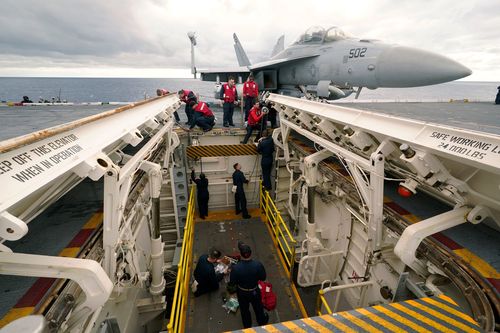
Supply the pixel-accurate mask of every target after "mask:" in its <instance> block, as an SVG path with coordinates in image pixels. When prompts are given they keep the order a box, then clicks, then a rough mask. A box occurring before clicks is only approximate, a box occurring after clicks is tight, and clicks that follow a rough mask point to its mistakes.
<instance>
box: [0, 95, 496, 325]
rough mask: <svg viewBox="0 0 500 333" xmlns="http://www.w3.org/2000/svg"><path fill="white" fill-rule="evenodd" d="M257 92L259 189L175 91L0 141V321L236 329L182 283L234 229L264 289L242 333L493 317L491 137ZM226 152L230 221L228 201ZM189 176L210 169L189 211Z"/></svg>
mask: <svg viewBox="0 0 500 333" xmlns="http://www.w3.org/2000/svg"><path fill="white" fill-rule="evenodd" d="M264 99H265V103H266V104H267V107H269V108H274V109H275V110H276V111H277V112H278V115H279V127H277V128H275V129H272V130H270V133H271V135H272V138H273V141H274V144H275V154H274V164H273V172H272V190H270V191H268V190H265V189H264V188H263V187H262V185H261V179H260V176H261V174H262V173H261V167H260V163H259V159H260V156H259V154H258V152H257V150H256V148H255V145H254V144H251V143H249V144H240V141H241V139H242V137H243V136H244V135H245V131H244V129H243V128H242V127H235V128H214V129H212V130H211V131H208V132H203V131H198V130H192V131H187V130H186V129H184V128H182V127H181V126H178V125H177V124H176V123H175V121H174V119H173V112H174V111H176V110H177V109H178V108H179V107H180V105H181V102H180V101H179V98H178V96H177V95H176V94H168V95H166V96H162V97H157V98H153V99H149V100H145V101H142V102H138V103H133V104H130V105H126V106H122V107H118V108H114V107H113V106H111V107H110V106H106V107H102V108H101V107H95V108H94V109H93V110H92V112H93V113H94V114H93V115H91V116H88V117H86V118H79V119H73V120H72V121H70V122H68V121H62V122H61V123H60V124H55V126H53V127H50V128H38V129H36V131H35V132H31V131H30V130H27V132H26V134H24V135H22V136H17V137H14V135H13V136H11V137H10V138H3V139H5V140H4V141H2V142H0V184H1V185H2V191H1V192H0V238H1V243H0V273H1V274H2V275H1V276H0V285H1V286H2V290H1V293H2V294H1V295H2V296H1V302H0V305H1V311H2V313H1V318H2V319H1V321H0V327H2V332H99V333H103V332H122V333H125V332H127V333H137V332H219V331H231V330H241V329H242V327H243V326H242V323H241V319H240V315H239V313H236V314H234V313H232V312H231V311H230V310H229V311H228V310H227V308H223V307H222V305H223V300H222V297H221V293H223V292H224V291H226V284H227V281H226V280H223V281H221V286H220V289H219V291H217V292H213V293H211V294H208V295H202V296H200V297H196V298H195V297H194V296H193V294H192V292H191V288H190V284H191V282H192V274H193V269H194V267H195V265H196V263H197V260H198V257H199V256H200V255H202V254H205V253H207V250H208V249H209V248H210V247H211V246H216V247H217V248H218V249H219V250H221V251H222V253H223V254H224V255H226V256H227V258H228V260H229V259H231V260H229V262H231V261H234V260H237V256H235V255H234V254H235V253H236V254H237V253H238V241H243V242H244V243H245V244H248V245H249V246H250V247H251V248H252V250H253V256H254V257H255V258H257V259H258V260H260V261H261V262H262V263H263V264H264V266H265V268H266V270H267V280H268V281H269V282H271V283H272V285H273V289H274V292H275V293H276V295H277V300H278V302H277V306H276V308H275V309H273V310H272V311H270V312H269V323H268V324H267V325H264V326H262V327H254V328H253V329H251V330H247V331H246V332H313V331H314V332H316V331H318V332H328V331H334V332H491V331H495V330H498V329H499V323H500V320H499V313H500V310H499V306H500V304H499V290H500V282H499V281H500V274H499V273H498V270H499V262H500V261H499V255H500V252H499V250H500V245H499V244H500V242H499V240H500V237H499V223H500V133H492V131H488V128H489V127H488V124H483V125H484V127H481V129H486V131H477V130H473V129H464V128H459V127H456V126H450V125H444V124H434V123H430V122H423V121H417V120H411V119H407V118H401V117H396V116H393V115H388V114H385V113H383V112H375V111H367V110H363V109H362V106H361V105H360V106H359V107H357V106H356V105H355V104H354V105H350V107H345V106H340V105H331V104H328V103H320V102H315V101H309V100H305V99H299V98H294V97H287V96H282V95H277V94H267V95H265V96H264ZM443 105H445V106H442V107H446V108H451V109H452V108H467V107H471V108H472V107H475V108H486V109H487V108H489V107H490V106H488V105H480V104H477V105H476V104H475V103H468V104H460V105H458V104H455V103H443ZM68 107H69V106H68ZM71 107H72V108H74V107H76V106H71ZM377 107H378V108H384V105H382V104H381V105H378V106H377ZM391 107H392V108H397V107H398V106H397V105H396V104H394V105H391ZM400 107H409V106H408V105H401V106H400ZM410 107H413V108H419V107H422V108H425V107H426V104H425V103H422V104H421V105H418V104H412V105H411V106H410ZM29 108H30V107H23V109H22V111H19V112H26V113H27V114H28V113H29V112H30V110H29ZM363 108H366V106H363ZM215 111H216V112H215V113H216V114H218V113H219V112H220V110H218V109H217V110H215ZM5 112H7V111H5ZM18 114H19V113H18ZM41 123H42V122H41V121H40V124H41ZM241 125H242V124H241ZM39 126H42V125H39ZM42 127H43V126H42ZM235 163H240V164H241V165H242V172H243V173H244V174H245V176H246V178H247V179H248V180H249V183H248V184H247V185H245V188H244V190H245V192H246V196H247V201H248V207H249V214H250V215H251V218H249V219H242V217H241V215H236V214H235V212H234V195H233V193H232V191H231V189H232V186H233V181H232V177H231V174H232V173H233V171H234V170H233V164H235ZM192 169H194V170H195V173H196V174H199V173H200V172H203V173H204V174H205V175H206V177H207V179H208V180H209V192H210V200H209V213H208V217H207V218H206V219H201V218H198V213H197V205H196V201H197V197H196V185H194V184H191V183H190V181H189V174H190V173H191V170H192ZM235 258H236V259H235ZM254 323H255V322H254Z"/></svg>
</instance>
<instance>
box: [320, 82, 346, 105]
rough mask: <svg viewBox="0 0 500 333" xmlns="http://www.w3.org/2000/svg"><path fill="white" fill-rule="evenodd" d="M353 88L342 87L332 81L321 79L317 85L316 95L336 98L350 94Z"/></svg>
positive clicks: (330, 98) (331, 98)
mask: <svg viewBox="0 0 500 333" xmlns="http://www.w3.org/2000/svg"><path fill="white" fill-rule="evenodd" d="M352 92H353V90H352V89H340V88H339V87H336V86H335V85H333V83H332V81H327V80H324V81H319V82H318V85H317V86H316V95H317V96H318V97H322V98H326V99H328V100H335V99H340V98H344V97H347V96H349V95H350V94H352Z"/></svg>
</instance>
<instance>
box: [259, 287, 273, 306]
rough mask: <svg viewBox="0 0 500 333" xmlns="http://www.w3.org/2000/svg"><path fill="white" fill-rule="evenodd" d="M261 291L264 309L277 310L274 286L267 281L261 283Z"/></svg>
mask: <svg viewBox="0 0 500 333" xmlns="http://www.w3.org/2000/svg"><path fill="white" fill-rule="evenodd" d="M259 289H260V297H261V299H262V305H263V306H264V309H266V310H267V311H271V310H274V309H275V308H276V294H275V293H274V292H273V285H272V284H271V283H269V282H266V281H259Z"/></svg>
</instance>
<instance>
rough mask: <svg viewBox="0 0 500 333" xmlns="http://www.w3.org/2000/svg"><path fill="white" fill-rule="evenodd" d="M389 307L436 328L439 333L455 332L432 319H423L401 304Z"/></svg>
mask: <svg viewBox="0 0 500 333" xmlns="http://www.w3.org/2000/svg"><path fill="white" fill-rule="evenodd" d="M389 306H392V307H393V308H395V309H398V310H399V311H401V312H404V313H406V314H408V315H409V316H412V317H413V318H415V319H417V320H420V321H421V322H423V323H426V324H427V325H429V326H431V327H434V328H436V329H437V330H439V331H440V332H446V333H454V332H455V331H454V330H452V329H449V328H448V327H446V326H443V325H441V324H440V323H438V322H436V321H434V320H432V319H429V318H427V317H424V316H423V315H421V314H419V313H418V312H415V311H413V310H410V309H408V308H406V307H404V306H402V305H401V304H398V303H392V304H389Z"/></svg>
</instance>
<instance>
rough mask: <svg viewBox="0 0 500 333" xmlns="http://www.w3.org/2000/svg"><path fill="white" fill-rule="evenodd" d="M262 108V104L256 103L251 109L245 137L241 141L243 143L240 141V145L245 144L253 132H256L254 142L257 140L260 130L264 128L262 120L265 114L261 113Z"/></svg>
mask: <svg viewBox="0 0 500 333" xmlns="http://www.w3.org/2000/svg"><path fill="white" fill-rule="evenodd" d="M263 106H264V103H263V102H256V103H255V104H254V106H253V108H252V109H251V110H250V113H249V114H248V124H247V134H246V135H245V138H244V139H243V141H241V143H243V144H245V143H247V142H248V139H250V136H251V135H252V132H253V130H257V131H258V132H257V137H256V138H255V141H257V140H259V138H260V135H261V132H262V129H263V127H264V123H263V118H264V116H265V113H264V112H262V107H263Z"/></svg>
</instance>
